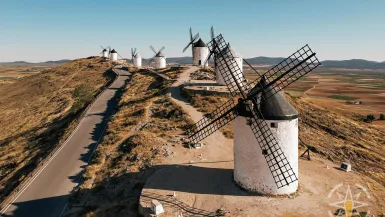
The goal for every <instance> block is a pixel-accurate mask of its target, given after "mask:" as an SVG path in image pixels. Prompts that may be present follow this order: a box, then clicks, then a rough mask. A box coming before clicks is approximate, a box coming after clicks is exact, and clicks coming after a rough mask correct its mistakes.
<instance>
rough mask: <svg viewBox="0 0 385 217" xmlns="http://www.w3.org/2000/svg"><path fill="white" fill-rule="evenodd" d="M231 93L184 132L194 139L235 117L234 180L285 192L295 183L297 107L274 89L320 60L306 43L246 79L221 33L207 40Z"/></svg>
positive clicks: (245, 185) (268, 191)
mask: <svg viewBox="0 0 385 217" xmlns="http://www.w3.org/2000/svg"><path fill="white" fill-rule="evenodd" d="M208 48H209V49H210V52H211V53H215V54H216V55H217V61H216V62H217V64H218V65H217V67H218V69H219V70H221V72H222V76H223V78H224V81H225V83H226V85H227V87H228V89H229V90H230V93H231V95H232V97H236V96H239V95H240V98H239V100H238V102H237V103H235V102H234V100H233V99H232V97H231V99H230V100H229V101H227V102H226V103H224V104H223V105H222V106H220V107H219V108H217V109H216V110H215V111H214V112H212V113H211V114H209V115H207V116H206V117H204V118H203V119H201V120H200V121H198V122H197V123H196V124H195V125H194V126H193V127H191V128H190V129H189V131H188V135H189V141H190V142H191V143H197V142H199V141H201V140H203V139H204V138H206V137H208V136H209V135H210V134H212V133H213V132H215V131H216V130H218V129H220V128H221V127H223V126H225V125H226V124H228V123H229V122H230V121H232V120H234V119H235V124H234V180H235V182H236V183H237V184H238V185H239V186H241V187H242V188H244V189H247V190H248V191H252V192H259V193H263V194H273V195H278V194H290V193H293V192H295V191H296V190H297V188H298V178H297V174H298V112H297V111H296V110H295V109H294V108H293V107H292V106H291V105H290V104H289V103H288V102H287V101H286V100H285V98H284V97H283V96H282V95H281V93H279V91H280V90H281V89H282V88H284V87H287V86H288V85H290V84H291V83H293V82H294V81H296V80H298V79H299V78H301V77H303V76H304V75H306V74H307V73H309V72H311V71H312V70H313V69H315V68H316V67H318V66H319V65H320V63H319V61H318V59H317V57H316V56H315V53H313V51H312V50H311V49H310V47H309V46H308V45H305V46H304V47H302V48H301V49H299V50H298V51H297V52H295V53H294V54H292V55H291V56H289V57H288V58H286V59H285V60H283V61H282V62H280V63H279V64H277V65H276V66H274V67H273V68H272V69H270V70H269V71H267V72H266V73H265V74H264V75H262V76H261V75H260V74H259V73H258V72H257V71H256V70H255V69H254V68H253V70H254V71H255V72H256V73H257V74H258V75H259V78H258V79H256V80H255V81H253V82H251V83H247V82H246V81H245V80H240V79H237V78H238V77H243V75H242V71H241V69H240V67H239V66H238V63H237V61H236V59H235V58H234V57H233V55H232V52H231V50H230V49H227V48H228V44H227V43H226V42H225V40H224V39H223V37H222V35H219V36H217V37H215V38H214V39H213V40H212V41H211V42H210V43H209V44H208Z"/></svg>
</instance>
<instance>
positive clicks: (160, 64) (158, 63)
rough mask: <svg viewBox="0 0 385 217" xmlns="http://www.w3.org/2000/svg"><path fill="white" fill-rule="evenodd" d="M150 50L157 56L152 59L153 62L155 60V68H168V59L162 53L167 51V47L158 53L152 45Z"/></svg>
mask: <svg viewBox="0 0 385 217" xmlns="http://www.w3.org/2000/svg"><path fill="white" fill-rule="evenodd" d="M150 48H151V50H152V51H154V53H155V56H154V57H153V58H152V59H151V60H155V68H156V69H163V68H166V57H165V56H164V54H163V53H162V51H163V50H164V49H165V47H162V48H161V49H160V50H159V51H158V52H156V50H155V49H154V47H153V46H152V45H151V46H150ZM150 62H151V61H150Z"/></svg>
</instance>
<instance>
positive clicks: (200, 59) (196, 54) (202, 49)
mask: <svg viewBox="0 0 385 217" xmlns="http://www.w3.org/2000/svg"><path fill="white" fill-rule="evenodd" d="M198 38H199V33H197V34H196V35H195V36H194V37H193V36H192V30H191V27H190V42H189V43H188V44H187V46H186V47H185V48H184V49H183V52H185V51H186V50H187V48H189V47H190V46H191V50H192V57H193V65H198V66H208V63H206V62H205V60H206V58H207V56H208V55H209V49H208V48H207V46H206V44H205V43H204V42H203V41H202V39H201V38H199V40H198V41H196V40H197V39H198Z"/></svg>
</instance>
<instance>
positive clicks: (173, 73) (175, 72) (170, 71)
mask: <svg viewBox="0 0 385 217" xmlns="http://www.w3.org/2000/svg"><path fill="white" fill-rule="evenodd" d="M185 69H186V68H185V67H173V68H171V67H169V66H168V67H166V68H164V69H158V72H161V73H163V74H165V75H167V76H168V77H169V78H171V79H177V78H178V77H179V75H180V74H181V73H182V72H183V71H184V70H185Z"/></svg>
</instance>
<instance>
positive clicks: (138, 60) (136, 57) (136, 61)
mask: <svg viewBox="0 0 385 217" xmlns="http://www.w3.org/2000/svg"><path fill="white" fill-rule="evenodd" d="M131 60H132V64H133V65H134V66H135V67H137V68H141V67H142V57H141V56H140V54H139V53H138V52H137V50H136V48H135V49H134V48H131Z"/></svg>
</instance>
